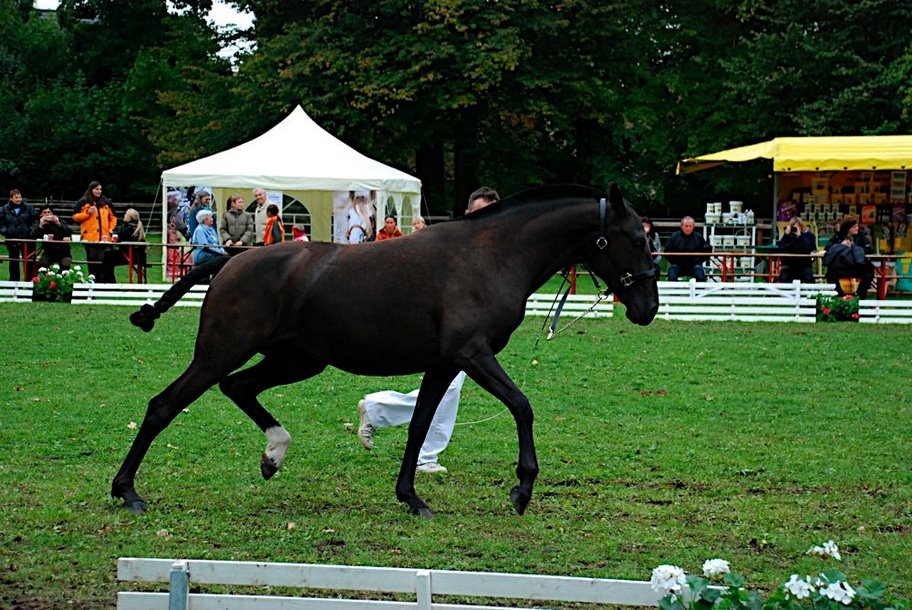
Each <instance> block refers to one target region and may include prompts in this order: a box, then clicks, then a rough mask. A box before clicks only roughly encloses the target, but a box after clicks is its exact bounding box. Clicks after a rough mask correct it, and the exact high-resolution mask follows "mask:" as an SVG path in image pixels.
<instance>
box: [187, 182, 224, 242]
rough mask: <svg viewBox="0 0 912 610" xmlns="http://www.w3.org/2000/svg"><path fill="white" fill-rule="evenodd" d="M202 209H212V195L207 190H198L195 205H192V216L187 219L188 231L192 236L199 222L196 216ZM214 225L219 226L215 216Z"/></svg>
mask: <svg viewBox="0 0 912 610" xmlns="http://www.w3.org/2000/svg"><path fill="white" fill-rule="evenodd" d="M200 210H209V211H210V212H211V211H212V195H210V194H209V193H208V192H207V191H198V192H197V193H196V197H195V198H194V200H193V205H192V206H190V217H189V218H188V220H187V233H188V235H190V237H191V238H192V237H193V233H194V232H196V227H197V225H198V224H199V222H198V221H197V220H196V218H197V215H198V214H199V211H200ZM212 226H213V228H215V227H216V226H217V225H216V223H215V218H213V219H212Z"/></svg>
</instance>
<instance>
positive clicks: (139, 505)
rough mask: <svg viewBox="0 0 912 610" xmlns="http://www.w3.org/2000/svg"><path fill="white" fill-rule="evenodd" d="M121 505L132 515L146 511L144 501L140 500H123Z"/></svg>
mask: <svg viewBox="0 0 912 610" xmlns="http://www.w3.org/2000/svg"><path fill="white" fill-rule="evenodd" d="M123 507H124V508H126V509H127V510H128V511H130V512H131V513H133V514H134V515H141V514H143V513H144V512H146V503H145V502H143V501H142V500H133V501H130V502H128V501H127V500H124V503H123Z"/></svg>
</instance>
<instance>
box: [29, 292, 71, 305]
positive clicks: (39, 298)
mask: <svg viewBox="0 0 912 610" xmlns="http://www.w3.org/2000/svg"><path fill="white" fill-rule="evenodd" d="M72 300H73V293H72V292H71V293H70V294H64V295H58V294H39V293H37V292H35V291H34V290H33V291H32V302H33V303H34V302H41V303H69V302H71V301H72Z"/></svg>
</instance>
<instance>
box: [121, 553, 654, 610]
mask: <svg viewBox="0 0 912 610" xmlns="http://www.w3.org/2000/svg"><path fill="white" fill-rule="evenodd" d="M117 578H118V580H120V581H124V582H133V583H161V584H164V583H168V584H169V590H168V591H167V592H164V591H120V592H118V594H117V608H118V610H165V609H168V610H215V609H218V610H241V609H249V608H256V610H280V609H281V610H296V609H305V608H306V609H307V610H338V609H340V608H341V609H343V610H344V609H349V610H355V609H357V610H380V609H383V610H406V609H408V610H431V608H434V610H507V609H508V608H511V609H512V608H515V606H480V605H476V604H473V603H470V602H467V601H462V600H461V599H455V600H454V599H450V600H443V601H442V600H440V596H454V597H456V598H488V599H490V598H495V599H513V600H523V601H528V600H532V601H549V602H569V603H577V604H597V605H598V606H597V607H604V606H607V605H616V606H658V601H659V598H660V597H661V596H660V595H659V594H658V593H656V592H655V591H653V590H652V589H651V588H650V586H649V583H648V582H644V581H633V580H612V579H603V578H579V577H567V576H545V575H536V574H502V573H494V572H461V571H454V570H422V569H416V568H379V567H366V566H334V565H322V564H303V563H266V562H253V561H211V560H195V559H181V560H174V559H143V558H133V557H122V558H120V559H119V560H118V562H117ZM207 585H222V586H223V587H222V588H224V586H225V585H227V586H235V587H253V588H256V589H259V590H258V591H257V590H254V591H252V592H247V593H203V592H193V593H191V592H190V589H191V587H192V588H193V589H194V591H198V590H201V589H204V588H205V586H207ZM267 587H286V588H295V589H316V590H319V593H320V594H322V595H326V591H332V592H333V593H332V597H290V596H287V595H285V596H279V595H276V594H270V592H269V591H263V589H264V588H267ZM339 591H358V592H359V594H358V595H357V596H356V597H351V598H345V597H343V596H342V595H340V594H339V593H338V592H339ZM366 593H381V594H399V597H400V598H402V597H407V598H408V599H406V600H404V601H391V600H389V599H384V600H376V599H365V597H367V596H366V595H365V594H366ZM387 597H388V595H387ZM435 598H436V599H435Z"/></svg>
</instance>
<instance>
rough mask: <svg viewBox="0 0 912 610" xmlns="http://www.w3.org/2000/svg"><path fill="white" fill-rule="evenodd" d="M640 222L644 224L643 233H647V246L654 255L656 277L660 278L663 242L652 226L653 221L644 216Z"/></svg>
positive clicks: (653, 263) (653, 262)
mask: <svg viewBox="0 0 912 610" xmlns="http://www.w3.org/2000/svg"><path fill="white" fill-rule="evenodd" d="M640 221H641V222H642V223H643V231H644V232H645V233H646V244H647V245H648V246H649V253H650V254H652V265H653V267H655V272H656V277H660V276H659V271H660V269H661V265H659V263H660V262H661V260H662V257H661V256H659V254H658V253H659V252H661V251H662V240H661V239H659V234H658V233H657V232H656V230H655V227H653V225H652V219H650V218H649V217H647V216H643V218H641V219H640Z"/></svg>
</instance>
